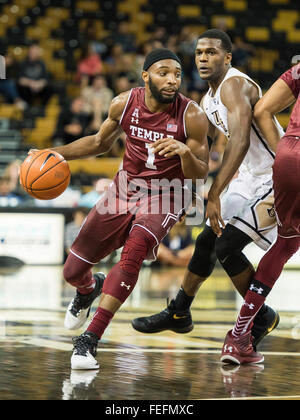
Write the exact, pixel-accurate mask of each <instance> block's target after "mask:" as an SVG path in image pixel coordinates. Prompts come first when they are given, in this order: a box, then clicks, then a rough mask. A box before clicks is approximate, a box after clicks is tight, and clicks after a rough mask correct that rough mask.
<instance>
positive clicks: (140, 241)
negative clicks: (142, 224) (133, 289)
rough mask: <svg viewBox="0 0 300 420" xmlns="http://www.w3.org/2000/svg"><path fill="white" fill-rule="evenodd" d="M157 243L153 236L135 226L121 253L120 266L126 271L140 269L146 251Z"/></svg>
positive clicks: (132, 271)
mask: <svg viewBox="0 0 300 420" xmlns="http://www.w3.org/2000/svg"><path fill="white" fill-rule="evenodd" d="M155 245H157V243H156V240H155V238H154V237H153V236H152V235H151V234H150V233H148V232H147V231H146V230H144V229H141V228H137V227H135V228H134V229H133V230H132V231H131V233H130V235H129V237H128V239H127V241H126V243H125V245H124V248H123V251H122V254H121V261H120V266H121V268H122V270H124V271H125V272H126V273H130V274H136V273H138V272H139V271H140V268H141V266H142V264H143V261H144V260H145V259H146V257H147V255H148V253H149V252H150V251H151V250H152V249H153V248H154V247H155Z"/></svg>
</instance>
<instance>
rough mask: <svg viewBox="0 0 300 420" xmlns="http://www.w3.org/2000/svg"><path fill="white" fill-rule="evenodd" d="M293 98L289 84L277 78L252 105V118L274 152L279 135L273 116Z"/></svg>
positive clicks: (287, 105) (290, 103)
mask: <svg viewBox="0 0 300 420" xmlns="http://www.w3.org/2000/svg"><path fill="white" fill-rule="evenodd" d="M295 100H296V98H295V96H294V94H293V92H292V91H291V89H290V88H289V86H288V85H287V84H286V83H285V82H284V81H283V80H281V79H278V80H277V81H276V82H275V83H274V84H273V85H272V86H271V87H270V89H269V90H268V91H267V92H266V93H265V95H264V96H263V97H262V98H261V99H260V100H259V101H258V102H257V104H256V105H255V107H254V120H255V122H256V124H257V125H258V127H259V129H260V131H261V132H262V134H263V136H264V138H265V139H266V140H267V142H268V143H269V146H270V147H271V149H272V150H274V152H276V148H277V143H278V141H279V140H280V137H281V135H280V132H279V130H278V127H277V125H276V124H275V120H274V116H275V115H276V114H277V113H278V112H280V111H283V110H284V109H286V108H287V107H289V106H290V105H292V104H293V103H294V102H295Z"/></svg>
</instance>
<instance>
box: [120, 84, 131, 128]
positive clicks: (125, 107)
mask: <svg viewBox="0 0 300 420" xmlns="http://www.w3.org/2000/svg"><path fill="white" fill-rule="evenodd" d="M132 91H133V89H130V93H129V95H128V98H127V101H126V104H125V106H124V109H123V112H122V115H121V118H120V121H119V125H121V123H122V120H123V117H124V114H125V112H126V109H127V106H128V102H129V99H130V98H131V94H132Z"/></svg>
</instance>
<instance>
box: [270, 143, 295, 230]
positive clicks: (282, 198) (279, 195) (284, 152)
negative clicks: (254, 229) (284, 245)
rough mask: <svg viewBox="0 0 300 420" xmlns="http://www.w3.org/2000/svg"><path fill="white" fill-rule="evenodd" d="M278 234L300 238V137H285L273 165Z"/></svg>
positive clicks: (279, 145)
mask: <svg viewBox="0 0 300 420" xmlns="http://www.w3.org/2000/svg"><path fill="white" fill-rule="evenodd" d="M273 180H274V196H275V210H276V215H277V221H278V234H279V236H282V237H293V236H300V136H299V137H295V136H284V137H283V138H282V139H281V140H280V142H279V144H278V147H277V152H276V157H275V162H274V165H273Z"/></svg>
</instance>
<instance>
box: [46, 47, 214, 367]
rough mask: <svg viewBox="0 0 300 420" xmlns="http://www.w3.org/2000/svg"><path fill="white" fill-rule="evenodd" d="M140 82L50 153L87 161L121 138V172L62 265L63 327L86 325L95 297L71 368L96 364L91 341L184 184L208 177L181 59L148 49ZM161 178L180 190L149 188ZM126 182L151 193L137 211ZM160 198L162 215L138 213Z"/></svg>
mask: <svg viewBox="0 0 300 420" xmlns="http://www.w3.org/2000/svg"><path fill="white" fill-rule="evenodd" d="M142 77H143V80H144V82H145V87H144V88H143V87H139V88H134V89H132V90H131V91H129V92H125V93H121V94H120V95H119V96H117V97H116V98H114V99H113V101H112V103H111V106H110V109H109V114H108V117H107V119H106V120H105V121H104V123H103V124H102V126H101V127H100V130H99V132H98V133H97V134H96V135H93V136H88V137H84V138H81V139H79V140H77V141H75V142H73V143H70V144H68V145H65V146H59V147H55V148H53V150H55V151H57V152H58V153H60V154H61V155H63V156H64V158H65V159H66V160H71V159H79V158H86V157H89V156H96V155H99V154H102V153H105V152H107V151H108V150H109V149H110V148H111V146H112V144H113V142H114V141H115V140H116V139H117V138H118V137H119V135H120V133H121V132H122V130H123V131H124V132H125V133H126V135H127V138H126V149H125V155H124V160H123V168H122V169H121V170H120V171H119V172H118V174H117V175H116V177H115V179H114V181H113V183H112V185H111V186H110V188H109V189H108V192H107V194H106V196H105V197H104V198H103V199H102V200H100V201H99V202H98V203H97V204H96V206H95V207H94V208H93V209H92V210H91V212H90V213H89V215H88V217H87V219H86V221H85V222H84V224H83V226H82V228H81V230H80V233H79V235H78V236H77V238H76V239H75V241H74V243H73V245H72V246H71V249H70V254H69V256H68V258H67V261H66V263H65V266H64V277H65V279H66V281H67V282H69V283H70V284H71V285H72V286H74V287H76V289H77V291H76V296H75V298H74V299H73V300H72V302H71V303H70V305H69V307H68V309H67V313H66V317H65V326H66V327H67V328H69V329H78V328H79V327H81V326H82V325H83V324H84V323H85V321H86V319H87V317H88V314H89V310H90V307H91V305H92V303H93V301H94V299H95V298H96V297H97V296H99V295H100V293H101V292H102V293H101V298H100V304H99V307H98V309H97V311H96V313H95V315H94V317H93V319H92V321H91V323H90V324H89V326H88V328H87V330H86V331H85V332H84V333H83V334H81V335H80V336H79V337H75V338H74V339H73V341H74V351H73V355H72V358H71V366H72V368H73V369H95V368H98V367H99V366H98V363H97V360H96V359H95V356H96V349H97V344H98V340H99V339H101V337H102V334H103V332H104V331H105V329H106V327H107V326H108V324H109V323H110V321H111V319H112V318H113V316H114V314H115V312H116V311H117V310H118V309H119V308H120V306H121V305H122V304H123V303H124V302H125V300H126V299H127V298H128V296H129V295H130V294H131V292H132V290H133V288H134V286H135V284H136V282H137V279H138V275H139V271H140V268H141V265H142V263H143V261H144V260H145V259H155V257H156V251H157V248H158V245H159V243H160V242H161V240H162V239H163V237H164V236H165V235H166V234H167V233H168V231H169V230H170V228H171V227H172V226H173V225H174V224H175V223H176V222H177V221H178V220H179V219H180V217H181V215H182V214H183V212H184V208H183V207H182V206H180V200H181V198H182V192H183V181H184V179H192V180H194V181H195V180H196V179H206V177H207V174H208V143H207V130H208V122H207V118H206V116H205V114H204V113H203V111H202V110H201V108H200V107H199V106H198V105H197V104H196V103H195V102H193V101H191V100H190V99H188V98H186V97H184V96H183V95H182V94H180V93H179V92H178V91H179V87H180V84H181V64H180V59H179V58H178V57H177V56H176V55H175V54H174V53H173V52H171V51H170V50H168V49H157V50H153V51H152V52H150V53H149V54H148V55H147V57H146V59H145V63H144V67H143V73H142ZM99 164H100V165H101V162H100V163H99ZM162 179H164V180H168V181H172V180H175V179H176V180H180V182H181V187H180V188H177V189H174V191H173V190H172V191H171V190H169V191H165V190H163V189H161V190H160V191H159V190H157V191H153V188H152V185H153V184H152V181H153V180H157V181H159V180H162ZM129 184H131V188H132V185H134V186H135V185H137V184H138V186H142V189H143V188H144V189H145V190H150V191H151V196H149V194H148V191H146V192H145V194H144V195H142V196H141V198H140V202H139V207H138V206H134V205H133V206H132V207H134V211H132V208H131V207H130V205H131V199H133V203H134V202H135V200H134V195H133V193H132V190H131V189H130V188H129V189H128V188H127V187H128V185H129ZM151 188H152V190H151ZM115 198H117V200H114V199H115ZM166 198H167V199H168V201H169V204H170V210H169V211H168V212H164V211H163V209H162V210H160V211H158V213H156V214H152V213H151V212H147V211H145V209H147V208H149V204H150V205H151V206H152V205H153V204H158V208H159V205H160V204H161V201H162V200H165V199H166ZM109 203H115V204H116V211H113V212H111V211H105V210H107V208H109V210H111V208H110V207H109V206H110V205H111V204H109ZM126 206H127V207H126ZM129 207H130V208H129ZM124 208H125V209H127V210H125V211H124ZM122 246H123V250H122V254H121V259H120V261H119V263H117V264H116V265H115V266H114V267H113V268H112V270H111V271H110V272H109V274H108V275H107V277H106V278H105V276H104V275H103V274H102V273H97V274H95V275H92V270H91V269H92V267H93V265H95V264H97V263H98V262H99V261H101V259H103V258H104V257H105V256H107V255H108V254H110V253H111V252H112V251H114V250H116V249H118V248H120V247H122Z"/></svg>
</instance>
